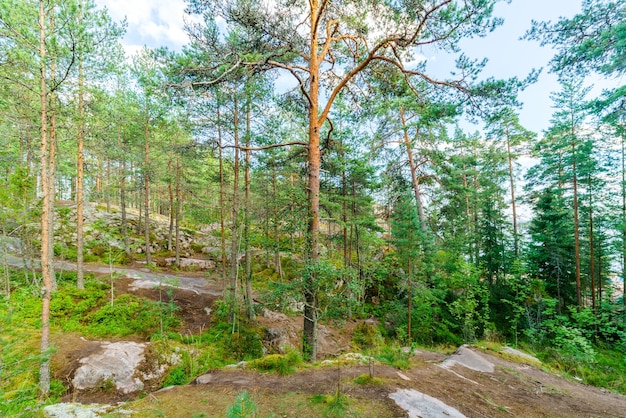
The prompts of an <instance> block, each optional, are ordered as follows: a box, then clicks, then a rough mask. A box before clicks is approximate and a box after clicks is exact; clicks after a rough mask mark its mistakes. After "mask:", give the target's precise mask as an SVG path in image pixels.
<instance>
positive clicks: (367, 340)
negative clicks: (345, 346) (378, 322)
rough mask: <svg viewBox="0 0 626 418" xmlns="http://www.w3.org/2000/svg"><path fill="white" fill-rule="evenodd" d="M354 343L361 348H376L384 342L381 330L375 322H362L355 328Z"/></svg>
mask: <svg viewBox="0 0 626 418" xmlns="http://www.w3.org/2000/svg"><path fill="white" fill-rule="evenodd" d="M352 343H353V344H354V345H356V346H357V348H360V349H367V348H375V347H378V346H380V345H382V344H383V343H384V341H383V337H382V335H381V334H380V330H379V329H378V327H376V326H375V325H374V324H367V323H365V322H362V323H360V324H358V325H357V326H356V328H355V329H354V335H353V336H352Z"/></svg>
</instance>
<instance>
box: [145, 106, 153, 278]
mask: <svg viewBox="0 0 626 418" xmlns="http://www.w3.org/2000/svg"><path fill="white" fill-rule="evenodd" d="M147 113H148V112H147V110H146V121H145V123H146V125H145V144H144V145H145V147H144V177H143V181H144V190H143V197H144V204H143V210H144V222H145V228H144V231H143V232H144V238H145V241H146V245H145V251H146V263H147V265H148V266H149V265H150V264H151V262H152V260H151V258H150V141H149V138H150V119H149V117H148V115H147Z"/></svg>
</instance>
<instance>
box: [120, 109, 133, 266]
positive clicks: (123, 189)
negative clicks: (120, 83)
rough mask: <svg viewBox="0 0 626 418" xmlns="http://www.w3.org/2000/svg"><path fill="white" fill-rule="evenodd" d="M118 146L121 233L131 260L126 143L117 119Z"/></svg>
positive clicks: (125, 249)
mask: <svg viewBox="0 0 626 418" xmlns="http://www.w3.org/2000/svg"><path fill="white" fill-rule="evenodd" d="M117 144H118V147H120V148H121V149H122V162H121V165H120V212H121V217H122V219H121V226H120V229H121V232H122V239H123V240H124V252H125V253H126V255H127V256H128V259H129V260H130V259H131V252H130V244H129V242H128V223H127V221H126V152H127V150H126V142H125V141H122V125H121V120H120V118H118V119H117Z"/></svg>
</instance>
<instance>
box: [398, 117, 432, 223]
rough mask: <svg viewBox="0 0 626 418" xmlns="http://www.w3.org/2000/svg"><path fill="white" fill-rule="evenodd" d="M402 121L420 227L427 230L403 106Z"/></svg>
mask: <svg viewBox="0 0 626 418" xmlns="http://www.w3.org/2000/svg"><path fill="white" fill-rule="evenodd" d="M400 121H401V122H402V131H403V140H404V147H405V149H406V155H407V160H408V162H409V168H410V170H411V182H412V184H413V194H414V195H415V204H416V205H417V216H418V217H419V221H420V229H421V230H422V232H426V216H425V215H424V205H423V203H422V193H421V191H420V184H419V178H418V176H417V166H416V165H415V159H414V156H413V145H412V144H411V140H410V139H409V131H408V127H407V125H406V117H405V115H404V108H402V107H400Z"/></svg>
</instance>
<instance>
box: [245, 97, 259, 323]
mask: <svg viewBox="0 0 626 418" xmlns="http://www.w3.org/2000/svg"><path fill="white" fill-rule="evenodd" d="M248 94H249V93H248ZM250 117H251V110H250V97H248V98H247V102H246V148H250V135H251V132H250V130H251V128H250ZM244 182H245V197H244V215H243V216H244V218H243V221H244V224H243V227H244V230H243V242H244V249H245V276H246V302H247V303H246V308H247V311H248V319H251V320H254V319H256V314H255V313H254V300H253V298H252V253H251V252H250V150H249V149H246V170H245V173H244Z"/></svg>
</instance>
